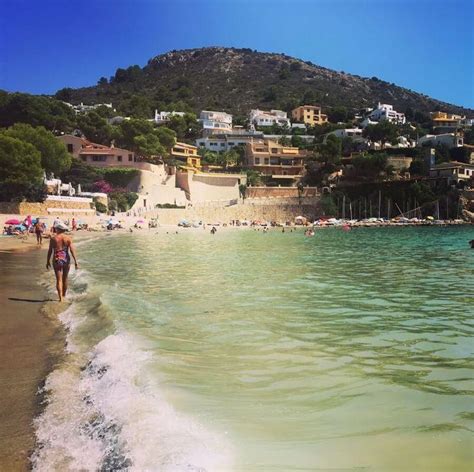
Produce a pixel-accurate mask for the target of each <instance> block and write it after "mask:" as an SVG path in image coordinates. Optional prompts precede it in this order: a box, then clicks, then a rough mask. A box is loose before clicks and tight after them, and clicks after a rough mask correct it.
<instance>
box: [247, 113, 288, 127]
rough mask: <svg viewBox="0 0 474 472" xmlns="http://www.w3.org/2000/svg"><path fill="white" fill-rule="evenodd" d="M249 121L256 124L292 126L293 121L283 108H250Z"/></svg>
mask: <svg viewBox="0 0 474 472" xmlns="http://www.w3.org/2000/svg"><path fill="white" fill-rule="evenodd" d="M249 121H250V123H251V124H253V125H255V126H272V125H279V126H287V127H288V128H290V127H291V122H290V120H289V118H288V114H287V113H286V112H285V111H282V110H270V111H263V110H259V109H256V110H250V114H249Z"/></svg>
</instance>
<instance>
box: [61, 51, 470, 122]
mask: <svg viewBox="0 0 474 472" xmlns="http://www.w3.org/2000/svg"><path fill="white" fill-rule="evenodd" d="M56 96H57V97H58V98H61V99H67V100H68V101H72V102H73V103H77V102H81V101H82V102H84V103H100V102H112V103H114V106H118V107H120V104H121V103H123V102H124V101H127V100H131V99H135V100H139V101H140V100H141V101H142V103H143V104H144V105H146V106H147V107H149V108H150V109H153V108H155V107H158V108H163V107H166V106H168V105H169V104H171V103H172V104H175V103H176V102H181V104H185V105H186V106H188V107H189V108H190V109H192V110H193V111H196V112H198V111H200V110H202V109H219V110H226V111H229V112H231V113H234V114H236V115H245V114H246V113H247V112H248V110H249V109H250V108H256V107H260V108H281V109H285V110H289V109H291V108H292V107H294V106H296V105H298V104H300V103H303V102H310V103H319V104H321V105H322V106H323V107H327V108H328V109H330V108H331V107H339V106H344V107H346V108H348V109H358V108H363V107H369V106H374V105H375V104H376V103H377V102H378V101H381V102H384V103H390V104H393V105H394V106H395V108H396V109H397V110H399V111H403V112H404V111H406V110H407V109H408V108H410V109H412V110H413V111H418V112H422V113H426V112H429V111H434V110H445V111H448V112H452V113H460V114H467V115H472V114H473V113H474V111H473V110H470V109H466V108H463V107H461V106H456V105H453V104H448V103H444V102H442V101H439V100H436V99H433V98H430V97H428V96H426V95H423V94H420V93H416V92H414V91H412V90H409V89H406V88H403V87H399V86H397V85H395V84H393V83H388V82H385V81H383V80H380V79H378V78H377V77H371V78H364V77H360V76H357V75H352V74H348V73H345V72H336V71H334V70H330V69H327V68H324V67H321V66H318V65H316V64H313V63H311V62H309V61H306V62H305V61H302V60H300V59H296V58H293V57H290V56H287V55H285V54H276V53H262V52H257V51H253V50H251V49H235V48H224V47H210V48H201V49H187V50H182V51H170V52H168V53H166V54H161V55H159V56H156V57H154V58H152V59H150V60H149V61H148V63H147V65H146V66H145V67H143V68H142V67H140V66H131V67H129V68H127V69H117V72H116V74H115V75H114V76H113V77H111V78H110V79H106V78H101V79H100V80H99V82H98V85H96V86H94V87H86V88H81V89H63V90H61V91H59V92H58V93H57V94H56Z"/></svg>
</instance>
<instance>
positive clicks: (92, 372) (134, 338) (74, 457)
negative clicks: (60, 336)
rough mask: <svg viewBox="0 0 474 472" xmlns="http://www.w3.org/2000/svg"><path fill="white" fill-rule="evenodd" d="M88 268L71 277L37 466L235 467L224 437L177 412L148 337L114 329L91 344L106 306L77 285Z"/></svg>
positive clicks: (39, 429)
mask: <svg viewBox="0 0 474 472" xmlns="http://www.w3.org/2000/svg"><path fill="white" fill-rule="evenodd" d="M86 275H87V274H85V273H82V274H77V276H76V277H74V278H73V279H72V284H73V288H72V296H73V298H75V301H74V302H73V304H72V305H71V306H70V307H69V308H68V309H67V310H66V311H65V312H63V313H62V314H61V315H60V319H61V321H62V322H63V324H64V325H65V327H66V329H67V332H68V334H67V339H66V341H67V346H66V353H67V354H66V356H65V359H64V362H63V363H62V364H61V365H60V366H59V367H58V368H57V369H56V370H54V371H53V372H52V373H51V374H50V375H49V376H48V378H47V379H46V382H45V386H44V391H45V393H46V407H45V409H44V411H43V413H42V414H41V415H40V416H39V417H38V418H36V419H35V426H36V437H37V448H36V450H35V451H34V453H33V455H32V458H31V460H32V465H33V470H36V471H38V472H43V471H45V472H46V471H48V472H49V471H51V470H62V471H66V470H90V471H93V470H114V471H118V470H127V471H165V472H168V471H181V470H186V471H211V470H219V471H222V470H230V469H231V468H232V466H231V456H232V454H231V453H230V448H229V446H228V444H227V441H226V438H225V436H222V435H218V434H217V433H213V432H210V431H209V430H208V429H207V428H205V427H203V426H202V425H201V424H200V423H199V422H198V421H197V420H196V419H195V418H193V417H191V416H189V415H185V414H182V413H179V412H177V411H176V410H175V409H174V408H173V406H172V405H171V404H170V403H169V402H168V401H167V400H166V399H165V398H164V395H163V394H162V392H161V389H160V385H159V383H158V381H157V379H156V372H155V373H153V370H152V369H151V366H152V364H153V354H152V353H151V351H149V350H148V349H147V346H146V342H145V340H144V339H142V338H141V337H140V336H138V335H135V334H132V333H129V332H126V331H120V332H117V331H115V330H113V333H112V334H107V335H105V337H103V339H101V340H100V341H99V342H97V344H94V345H92V346H91V345H90V340H88V338H89V336H88V333H90V335H91V336H92V331H97V328H98V326H97V323H98V322H99V321H100V322H101V323H103V318H104V317H103V316H102V317H100V316H98V313H100V312H101V311H103V310H108V307H104V306H103V305H102V303H101V302H100V297H98V300H95V302H94V303H92V301H91V299H90V296H89V299H87V298H86V299H84V298H81V299H78V298H77V297H78V295H79V294H80V293H83V291H82V288H84V287H81V290H77V291H76V292H75V291H74V289H75V288H76V289H77V288H78V286H80V285H82V284H84V283H85V284H86V287H87V283H86V282H85V281H84V279H85V278H86ZM74 285H75V287H74ZM91 304H92V305H94V309H93V310H91ZM108 316H110V313H109V314H108ZM98 318H99V321H98ZM109 331H112V330H110V329H108V330H107V331H106V332H109ZM92 338H93V336H92Z"/></svg>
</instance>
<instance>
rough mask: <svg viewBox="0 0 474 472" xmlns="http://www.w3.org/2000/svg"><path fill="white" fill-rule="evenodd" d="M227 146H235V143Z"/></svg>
mask: <svg viewBox="0 0 474 472" xmlns="http://www.w3.org/2000/svg"><path fill="white" fill-rule="evenodd" d="M227 144H228V145H229V146H235V143H227Z"/></svg>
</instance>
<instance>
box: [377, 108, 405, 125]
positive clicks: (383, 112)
mask: <svg viewBox="0 0 474 472" xmlns="http://www.w3.org/2000/svg"><path fill="white" fill-rule="evenodd" d="M368 118H369V120H372V121H377V122H379V121H384V120H387V121H390V123H395V124H397V125H403V124H405V122H406V118H405V114H404V113H400V112H398V111H395V110H394V109H393V105H388V104H386V103H378V105H377V108H376V109H375V110H372V111H371V112H370V114H369V116H368Z"/></svg>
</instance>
